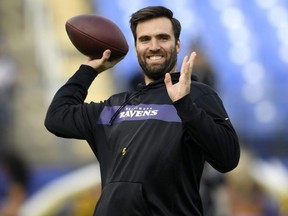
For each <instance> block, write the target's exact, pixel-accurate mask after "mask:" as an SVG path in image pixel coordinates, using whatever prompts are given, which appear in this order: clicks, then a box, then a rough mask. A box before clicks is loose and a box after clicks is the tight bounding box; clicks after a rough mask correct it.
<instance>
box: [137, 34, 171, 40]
mask: <svg viewBox="0 0 288 216" xmlns="http://www.w3.org/2000/svg"><path fill="white" fill-rule="evenodd" d="M151 37H152V36H150V35H142V36H140V37H139V38H138V40H143V39H148V38H151ZM155 37H156V38H162V37H165V38H171V35H170V34H167V33H160V34H157V35H156V36H155Z"/></svg>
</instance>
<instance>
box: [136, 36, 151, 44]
mask: <svg viewBox="0 0 288 216" xmlns="http://www.w3.org/2000/svg"><path fill="white" fill-rule="evenodd" d="M149 40H150V37H148V36H142V37H139V38H138V41H139V42H142V43H144V42H147V41H149Z"/></svg>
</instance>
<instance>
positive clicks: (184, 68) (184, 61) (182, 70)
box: [181, 56, 188, 75]
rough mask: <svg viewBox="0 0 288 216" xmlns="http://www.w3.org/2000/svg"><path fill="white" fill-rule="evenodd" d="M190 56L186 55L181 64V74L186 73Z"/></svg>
mask: <svg viewBox="0 0 288 216" xmlns="http://www.w3.org/2000/svg"><path fill="white" fill-rule="evenodd" d="M187 61H188V56H185V57H184V59H183V62H182V65H181V75H182V74H185V73H186V67H187Z"/></svg>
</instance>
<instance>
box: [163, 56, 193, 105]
mask: <svg viewBox="0 0 288 216" xmlns="http://www.w3.org/2000/svg"><path fill="white" fill-rule="evenodd" d="M195 58H196V53H195V52H192V53H191V55H190V56H189V57H188V56H185V58H184V59H183V62H182V66H181V72H180V78H179V82H178V83H175V84H173V83H172V79H171V75H170V73H166V74H165V79H164V82H165V85H166V89H167V92H168V95H169V97H170V99H171V100H172V101H173V102H175V101H177V100H179V99H181V98H182V97H184V96H185V95H187V94H189V93H190V88H191V75H192V68H193V63H194V60H195Z"/></svg>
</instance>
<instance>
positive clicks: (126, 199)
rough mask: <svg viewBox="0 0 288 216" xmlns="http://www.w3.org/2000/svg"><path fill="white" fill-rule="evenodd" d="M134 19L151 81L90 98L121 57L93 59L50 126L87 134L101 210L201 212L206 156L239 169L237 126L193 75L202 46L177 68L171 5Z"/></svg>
mask: <svg viewBox="0 0 288 216" xmlns="http://www.w3.org/2000/svg"><path fill="white" fill-rule="evenodd" d="M130 26H131V30H132V33H133V36H134V40H135V50H136V53H137V58H138V61H139V64H140V66H141V67H142V69H143V76H144V80H145V83H142V85H139V89H138V91H135V92H130V91H129V92H123V93H119V94H116V95H112V96H111V97H110V98H108V99H107V100H105V101H102V102H97V103H96V102H92V103H90V104H88V103H85V102H84V100H85V98H86V96H87V91H88V88H89V87H90V85H91V83H92V82H93V80H94V79H95V78H96V77H97V75H99V74H100V73H102V72H103V71H105V70H107V69H109V68H111V67H113V66H114V65H115V64H117V63H118V62H119V61H121V60H122V59H117V60H114V61H109V57H110V54H111V52H110V50H106V51H105V52H104V53H103V56H102V58H101V59H94V60H91V59H89V60H87V61H86V62H85V63H83V64H82V65H81V66H80V68H79V70H78V71H77V72H76V73H75V74H74V75H73V76H72V77H71V78H70V79H69V80H68V82H67V83H66V84H65V85H63V86H62V87H61V88H60V89H59V90H58V92H57V93H56V95H55V97H54V98H53V101H52V103H51V105H50V107H49V109H48V112H47V116H46V119H45V126H46V127H47V129H48V130H49V131H51V132H52V133H54V134H55V135H57V136H60V137H66V138H76V139H83V140H86V141H87V142H88V144H89V145H90V147H91V149H92V151H93V153H94V154H95V156H96V158H97V160H98V161H99V163H100V168H101V180H102V194H101V197H100V199H99V201H98V203H97V206H96V208H95V212H94V216H115V215H117V216H152V215H153V216H168V215H169V216H175V215H183V216H184V215H185V216H199V215H203V208H202V203H201V198H200V194H199V186H200V181H201V175H202V171H203V167H204V164H205V163H206V162H208V163H209V164H210V165H211V166H212V167H214V168H215V169H216V170H218V171H219V172H228V171H231V170H232V169H234V168H235V167H236V166H237V164H238V161H239V156H240V150H239V143H238V138H237V134H236V132H235V130H234V128H233V126H232V124H231V122H230V121H229V117H228V115H227V113H226V111H225V108H224V106H223V103H222V101H221V99H220V98H219V96H218V95H217V93H216V92H214V91H213V90H212V89H211V88H210V87H208V86H207V85H204V84H202V83H200V82H197V81H195V80H192V79H191V77H192V68H193V63H194V60H195V57H196V53H194V52H192V53H191V54H190V55H189V56H186V57H185V58H184V59H183V61H182V66H181V69H180V72H177V68H176V63H177V54H178V52H179V50H180V40H179V36H180V32H181V25H180V23H179V21H178V20H177V19H175V18H174V17H173V13H172V11H171V10H169V9H167V8H165V7H161V6H153V7H146V8H143V9H141V10H139V11H137V12H135V13H133V14H132V16H131V19H130Z"/></svg>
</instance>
